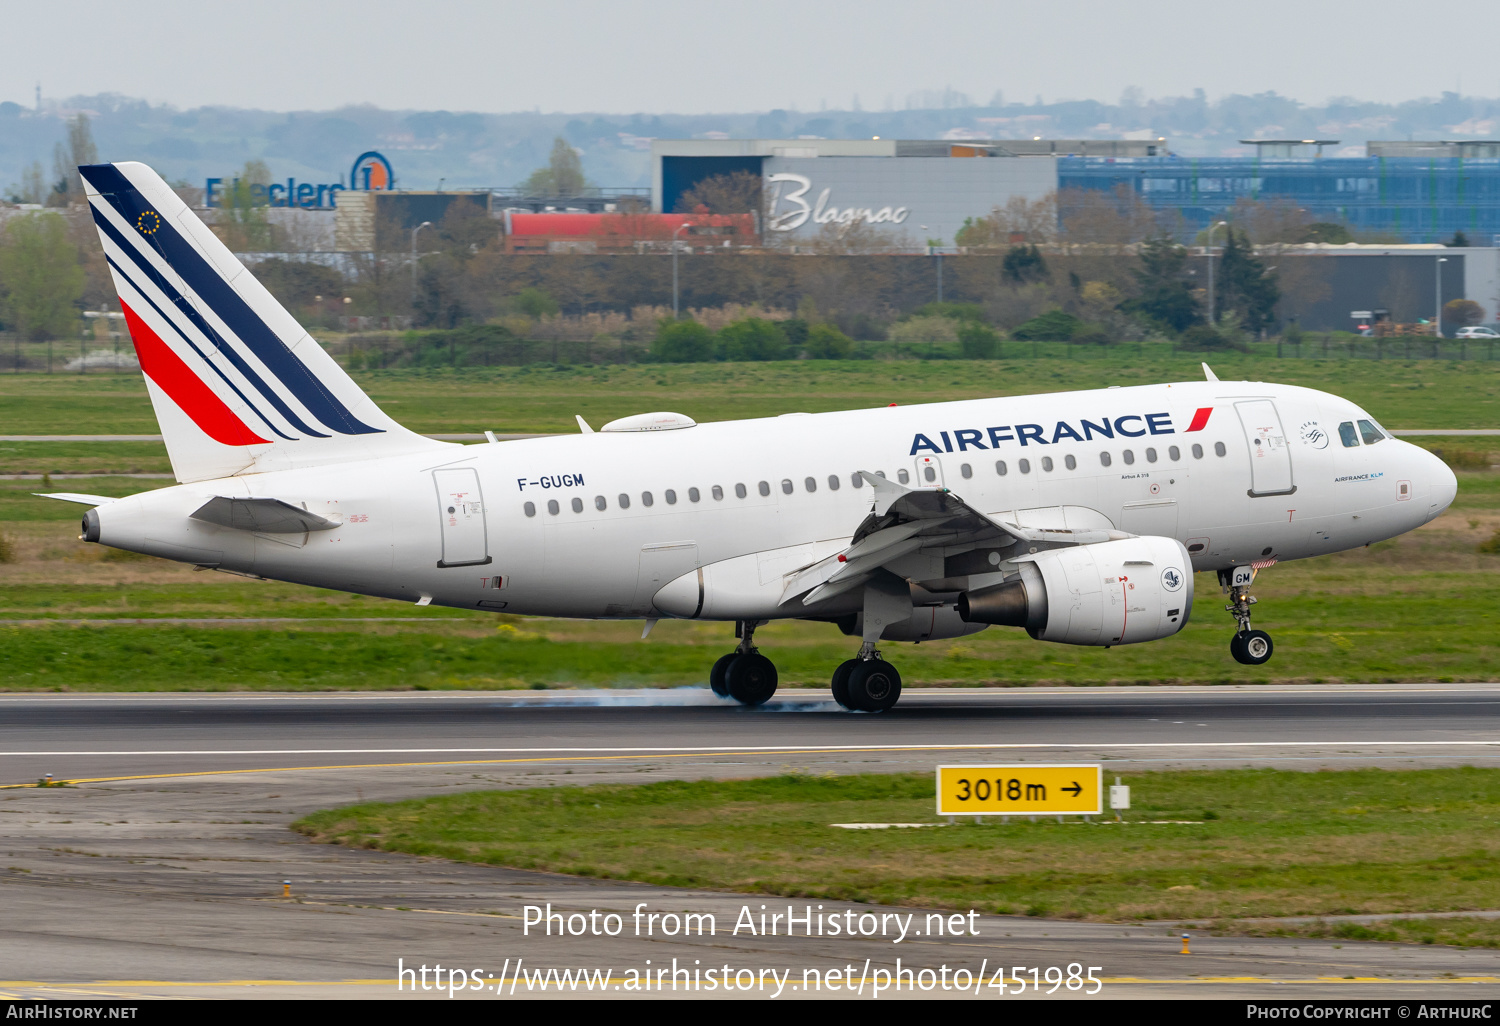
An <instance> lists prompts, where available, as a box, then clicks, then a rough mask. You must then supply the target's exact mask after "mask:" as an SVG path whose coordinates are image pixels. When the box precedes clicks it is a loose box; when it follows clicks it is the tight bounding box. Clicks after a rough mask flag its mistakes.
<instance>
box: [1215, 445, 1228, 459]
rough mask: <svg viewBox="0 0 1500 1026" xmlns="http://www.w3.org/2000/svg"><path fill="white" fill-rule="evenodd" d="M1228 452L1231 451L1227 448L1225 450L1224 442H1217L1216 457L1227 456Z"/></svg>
mask: <svg viewBox="0 0 1500 1026" xmlns="http://www.w3.org/2000/svg"><path fill="white" fill-rule="evenodd" d="M1228 452H1229V450H1228V449H1226V448H1224V443H1223V442H1215V443H1214V455H1215V456H1223V455H1225V454H1226V453H1228Z"/></svg>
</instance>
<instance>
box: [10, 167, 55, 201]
mask: <svg viewBox="0 0 1500 1026" xmlns="http://www.w3.org/2000/svg"><path fill="white" fill-rule="evenodd" d="M8 198H9V200H10V202H12V203H35V204H37V205H38V206H40V205H41V204H43V203H46V202H47V182H46V176H45V174H44V173H43V171H42V162H41V161H39V160H33V161H32V162H31V163H30V164H28V165H27V166H26V167H24V168H22V169H21V184H19V185H12V186H11V187H10V190H9V194H8Z"/></svg>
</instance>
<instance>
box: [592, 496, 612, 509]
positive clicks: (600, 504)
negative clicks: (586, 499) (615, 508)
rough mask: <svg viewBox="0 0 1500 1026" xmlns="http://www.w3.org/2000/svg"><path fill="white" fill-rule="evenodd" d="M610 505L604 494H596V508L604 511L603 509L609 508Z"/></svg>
mask: <svg viewBox="0 0 1500 1026" xmlns="http://www.w3.org/2000/svg"><path fill="white" fill-rule="evenodd" d="M608 507H609V503H607V502H605V501H604V496H602V495H596V496H594V508H595V509H597V510H600V511H603V510H605V509H607V508H608Z"/></svg>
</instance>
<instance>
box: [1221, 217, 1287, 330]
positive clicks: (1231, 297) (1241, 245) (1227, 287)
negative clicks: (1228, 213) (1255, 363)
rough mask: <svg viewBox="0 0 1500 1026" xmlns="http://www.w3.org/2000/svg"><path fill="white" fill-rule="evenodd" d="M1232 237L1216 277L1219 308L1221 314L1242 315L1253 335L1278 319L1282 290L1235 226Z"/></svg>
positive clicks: (1225, 247)
mask: <svg viewBox="0 0 1500 1026" xmlns="http://www.w3.org/2000/svg"><path fill="white" fill-rule="evenodd" d="M1228 235H1229V237H1228V238H1227V239H1226V240H1225V241H1224V251H1223V253H1222V254H1221V255H1220V257H1219V266H1218V269H1217V270H1218V273H1217V275H1216V276H1215V279H1216V280H1215V282H1214V286H1215V288H1214V291H1215V293H1216V297H1215V298H1216V300H1217V302H1216V306H1217V309H1218V312H1219V313H1221V314H1227V313H1235V314H1238V315H1239V317H1240V320H1241V322H1242V323H1243V324H1244V325H1245V327H1246V328H1248V329H1249V330H1250V331H1251V332H1260V331H1262V330H1264V329H1265V328H1268V327H1270V326H1271V323H1272V321H1273V320H1274V319H1275V316H1276V303H1277V301H1278V300H1280V299H1281V288H1280V287H1279V286H1278V285H1277V284H1276V276H1275V275H1274V274H1272V273H1271V272H1270V271H1268V270H1266V265H1265V263H1264V262H1263V261H1261V260H1259V259H1257V258H1256V256H1255V250H1254V249H1253V248H1252V247H1251V245H1250V240H1249V239H1248V238H1247V237H1246V236H1245V235H1244V233H1243V232H1241V231H1240V230H1239V229H1237V228H1234V227H1232V226H1231V227H1230V228H1229V229H1228Z"/></svg>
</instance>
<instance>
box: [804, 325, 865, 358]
mask: <svg viewBox="0 0 1500 1026" xmlns="http://www.w3.org/2000/svg"><path fill="white" fill-rule="evenodd" d="M806 351H807V357H808V359H810V360H846V359H848V358H849V356H850V355H851V354H852V353H853V352H854V342H853V340H852V339H850V338H849V336H848V335H845V334H844V333H843V332H842V331H840V330H839V329H837V328H835V327H834V326H833V325H832V324H814V325H812V326H811V327H810V328H808V329H807V343H806Z"/></svg>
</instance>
